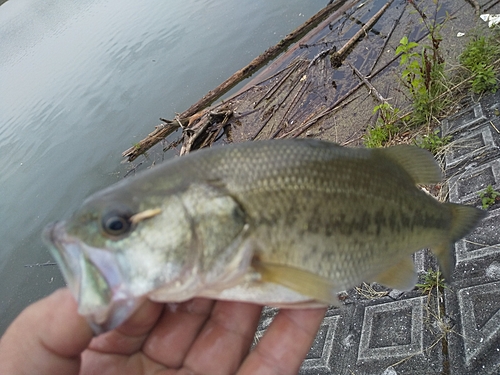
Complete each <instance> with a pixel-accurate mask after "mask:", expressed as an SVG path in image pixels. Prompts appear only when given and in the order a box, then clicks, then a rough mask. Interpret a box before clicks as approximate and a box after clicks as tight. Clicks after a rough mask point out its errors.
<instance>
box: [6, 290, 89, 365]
mask: <svg viewBox="0 0 500 375" xmlns="http://www.w3.org/2000/svg"><path fill="white" fill-rule="evenodd" d="M91 339H92V330H91V329H90V327H89V325H88V324H87V322H86V321H85V319H84V318H83V317H81V316H80V315H78V312H77V304H76V301H75V300H74V299H73V297H72V296H71V293H70V292H69V290H68V289H59V290H57V291H56V292H54V293H52V294H51V295H50V296H48V297H46V298H44V299H42V300H40V301H38V302H36V303H34V304H32V305H31V306H28V307H27V308H26V309H25V310H24V311H23V312H22V313H21V314H20V315H19V316H18V317H17V318H16V320H14V322H13V323H12V324H11V325H10V327H9V328H8V329H7V331H6V332H5V334H4V336H3V337H2V340H1V341H0V374H41V375H44V374H47V375H49V374H50V375H52V374H68V375H70V374H78V372H79V368H80V356H79V354H80V353H81V352H82V351H83V350H85V348H86V347H87V346H88V344H89V342H90V340H91Z"/></svg>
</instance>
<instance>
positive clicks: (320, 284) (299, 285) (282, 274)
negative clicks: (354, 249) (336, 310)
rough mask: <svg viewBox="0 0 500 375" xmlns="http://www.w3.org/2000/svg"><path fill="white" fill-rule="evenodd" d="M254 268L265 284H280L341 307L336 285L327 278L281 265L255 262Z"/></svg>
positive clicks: (253, 263)
mask: <svg viewBox="0 0 500 375" xmlns="http://www.w3.org/2000/svg"><path fill="white" fill-rule="evenodd" d="M252 266H253V267H254V269H255V271H257V272H258V273H259V274H260V275H261V281H263V282H269V283H275V284H280V285H282V286H285V287H287V288H289V289H292V290H294V291H296V292H298V293H300V294H302V295H304V296H308V297H311V298H313V299H315V300H317V301H320V302H324V303H325V304H329V305H335V306H339V305H340V302H339V300H338V298H337V296H336V294H335V288H334V285H333V284H332V282H331V280H329V279H327V278H325V277H322V276H318V275H315V274H313V273H311V272H309V271H305V270H301V269H299V268H296V267H291V266H286V265H281V264H273V263H266V262H261V261H253V262H252Z"/></svg>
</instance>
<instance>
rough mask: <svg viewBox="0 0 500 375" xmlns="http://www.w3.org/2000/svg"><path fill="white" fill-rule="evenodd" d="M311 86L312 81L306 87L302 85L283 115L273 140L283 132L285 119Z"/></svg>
mask: <svg viewBox="0 0 500 375" xmlns="http://www.w3.org/2000/svg"><path fill="white" fill-rule="evenodd" d="M310 85H311V81H308V82H307V83H306V84H305V85H302V87H301V88H300V90H299V91H297V93H296V94H295V96H294V97H293V99H292V101H291V102H290V105H289V106H288V108H287V110H286V111H285V113H284V114H283V117H282V118H281V121H280V122H279V123H278V129H277V130H276V131H275V132H274V133H273V135H272V136H271V138H276V136H277V135H278V134H279V132H280V131H281V130H282V129H281V124H282V123H283V121H285V117H286V116H287V115H288V113H289V112H290V111H291V109H292V108H293V107H294V105H295V103H296V102H297V100H298V99H300V98H301V97H302V95H304V92H306V90H307V89H308V88H309V86H310Z"/></svg>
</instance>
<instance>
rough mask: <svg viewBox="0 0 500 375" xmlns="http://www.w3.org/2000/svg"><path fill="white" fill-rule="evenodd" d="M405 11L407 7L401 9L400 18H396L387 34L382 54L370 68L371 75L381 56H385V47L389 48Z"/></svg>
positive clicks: (381, 50) (380, 53)
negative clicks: (388, 44) (389, 43)
mask: <svg viewBox="0 0 500 375" xmlns="http://www.w3.org/2000/svg"><path fill="white" fill-rule="evenodd" d="M404 11H405V7H401V13H400V14H399V17H398V18H396V20H395V21H394V24H393V25H392V28H391V30H390V31H389V33H388V34H387V36H386V38H385V41H384V45H383V46H382V48H381V49H380V52H379V54H378V56H377V58H376V59H375V61H374V62H373V64H372V66H371V67H370V74H371V72H372V70H373V69H374V68H375V66H376V65H377V63H378V60H379V59H380V56H382V55H383V53H384V51H385V47H386V46H387V43H388V42H389V39H391V36H392V33H393V32H394V30H395V29H396V26H397V25H398V24H399V21H400V20H401V17H402V16H403V13H404Z"/></svg>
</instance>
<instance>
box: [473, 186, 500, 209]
mask: <svg viewBox="0 0 500 375" xmlns="http://www.w3.org/2000/svg"><path fill="white" fill-rule="evenodd" d="M478 194H479V197H480V198H481V204H482V205H483V209H484V210H487V209H488V208H490V207H491V206H493V205H494V204H495V203H496V202H497V201H500V192H498V191H496V190H494V189H493V186H491V185H488V186H487V187H486V189H484V190H483V191H481V192H479V193H478Z"/></svg>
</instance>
